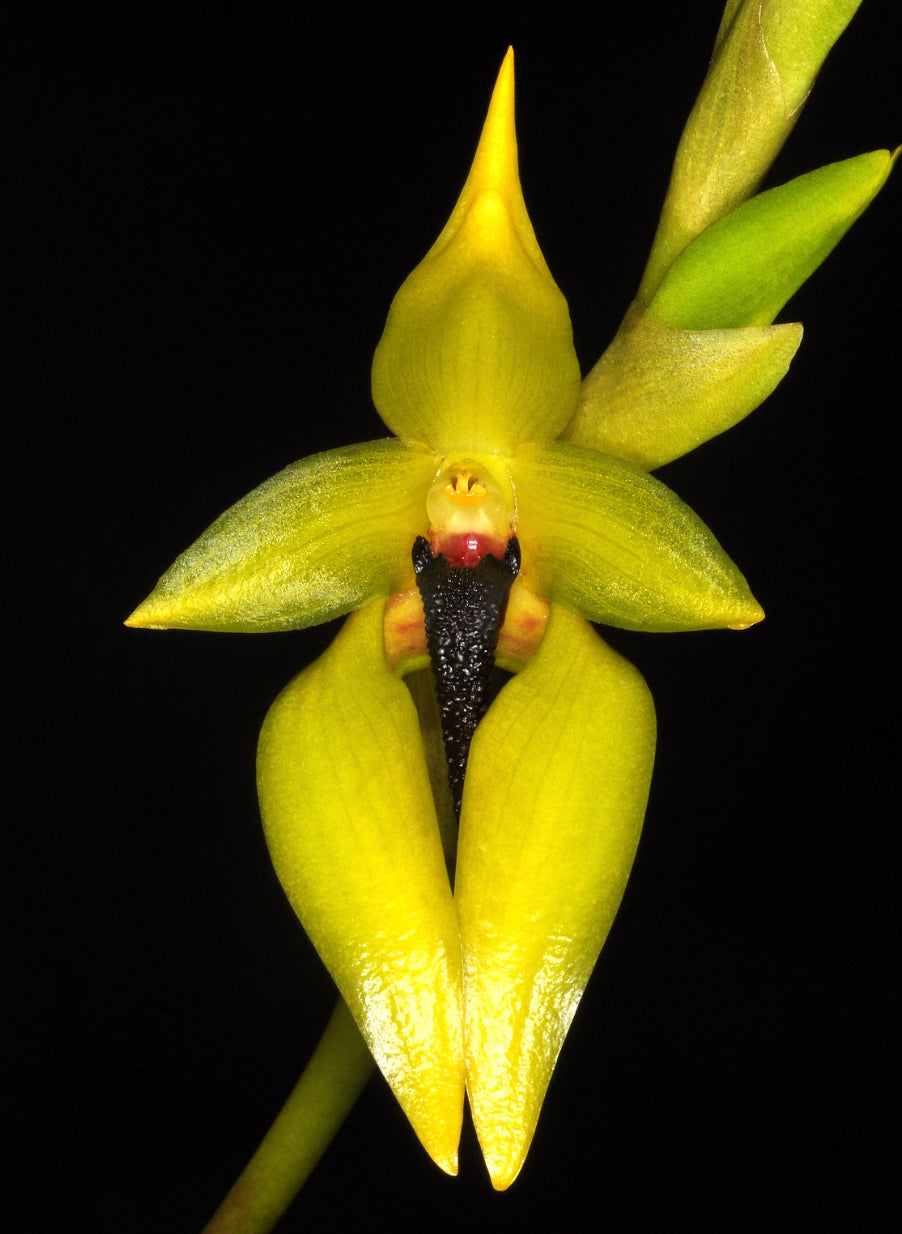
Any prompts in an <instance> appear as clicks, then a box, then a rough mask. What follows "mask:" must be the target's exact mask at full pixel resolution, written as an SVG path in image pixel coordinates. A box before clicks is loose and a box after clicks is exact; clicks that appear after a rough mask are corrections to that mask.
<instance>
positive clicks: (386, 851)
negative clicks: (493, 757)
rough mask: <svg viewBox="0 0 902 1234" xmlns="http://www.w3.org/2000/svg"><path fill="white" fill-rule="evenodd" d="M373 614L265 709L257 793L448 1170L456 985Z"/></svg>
mask: <svg viewBox="0 0 902 1234" xmlns="http://www.w3.org/2000/svg"><path fill="white" fill-rule="evenodd" d="M383 607H384V604H383V601H382V600H374V601H372V602H371V603H370V604H369V605H367V606H366V607H365V608H363V609H361V610H360V611H359V612H357V613H355V614H354V615H353V616H352V617H350V618H349V619H348V620H347V622H346V623H345V625H344V626H343V628H342V630H341V633H340V634H339V635H338V637H337V639H336V640H335V642H334V643H333V645H332V646H331V647H330V648H329V650H328V651H327V652H326V653H325V655H323V656H321V657H320V659H319V660H317V661H316V662H315V663H314V664H312V665H311V666H310V667H309V668H308V669H306V670H305V671H304V672H303V673H301V674H300V675H299V676H298V677H296V678H295V679H294V681H292V682H291V683H290V685H289V686H288V687H287V688H286V689H285V690H283V691H282V693H281V694H280V695H279V697H278V698H277V699H276V701H275V703H274V704H273V706H272V708H271V709H270V712H269V714H268V715H267V717H266V721H265V723H264V725H263V731H262V732H261V734H260V746H259V752H258V759H257V781H258V789H259V794H260V808H261V812H262V816H263V827H264V830H265V833H266V841H267V844H268V845H269V850H270V854H271V856H272V860H273V865H274V866H275V869H276V873H277V875H278V877H279V881H280V882H281V884H282V886H283V887H284V889H285V892H286V894H287V896H288V899H289V901H290V902H291V906H292V908H293V909H294V911H295V912H296V913H297V915H298V917H299V918H300V920H301V923H302V925H303V926H304V929H305V930H306V931H307V933H308V934H309V936H310V938H311V940H312V942H313V945H314V946H315V947H316V949H317V951H318V952H319V954H320V956H321V957H322V959H323V962H324V963H325V965H326V967H327V968H328V969H329V972H330V973H331V974H332V976H333V978H334V979H335V983H336V985H337V986H338V989H339V991H340V992H341V995H342V997H343V998H344V999H345V1001H346V1002H347V1004H348V1007H349V1008H350V1009H351V1012H352V1014H353V1016H354V1018H355V1020H356V1021H357V1024H358V1026H359V1028H360V1031H361V1032H362V1034H363V1036H364V1038H365V1040H366V1042H367V1045H368V1046H369V1047H370V1049H371V1050H372V1052H373V1056H374V1057H375V1059H376V1062H377V1063H378V1064H379V1067H380V1068H381V1070H382V1073H383V1074H384V1076H385V1078H386V1079H387V1080H388V1082H389V1084H390V1085H391V1087H392V1090H393V1091H394V1093H395V1096H396V1097H397V1099H398V1101H399V1102H400V1104H401V1106H402V1108H403V1109H404V1112H405V1114H406V1115H407V1117H408V1118H409V1119H410V1122H411V1124H412V1126H413V1128H414V1130H415V1131H416V1133H417V1135H418V1136H419V1138H420V1140H421V1142H422V1144H423V1146H424V1147H425V1148H426V1150H427V1152H428V1153H429V1154H430V1156H432V1158H433V1159H434V1160H435V1161H436V1163H437V1164H438V1165H440V1166H441V1168H442V1169H443V1170H446V1171H447V1172H448V1173H449V1174H455V1173H456V1172H457V1143H458V1138H459V1135H460V1126H461V1119H462V1116H463V1046H462V1035H461V971H460V951H459V943H458V930H457V918H456V916H455V913H454V907H453V904H452V900H451V889H450V884H449V881H448V875H447V872H446V869H445V863H444V858H443V855H442V846H441V841H440V838H439V831H438V824H437V822H436V817H435V809H434V806H433V804H432V794H431V792H430V787H429V776H428V773H427V770H426V763H425V759H424V756H423V749H422V744H421V742H420V732H419V725H418V722H417V714H416V709H415V707H414V704H413V702H412V700H411V697H410V694H409V693H408V691H407V687H406V686H405V685H404V683H403V682H402V681H401V680H399V678H397V677H396V676H395V675H394V674H393V673H392V672H391V670H390V669H389V668H388V666H387V665H386V663H385V656H384V652H383V647H382V613H383Z"/></svg>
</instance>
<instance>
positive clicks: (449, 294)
mask: <svg viewBox="0 0 902 1234" xmlns="http://www.w3.org/2000/svg"><path fill="white" fill-rule="evenodd" d="M578 397H579V364H578V362H577V359H576V353H575V352H574V350H573V338H572V331H571V327H570V316H569V313H568V311H567V304H566V301H565V300H564V297H563V296H562V295H561V293H560V291H559V290H558V288H557V286H556V285H555V282H554V280H553V278H552V277H551V274H550V272H549V270H548V267H547V265H546V264H545V259H544V257H543V256H542V254H541V251H540V250H539V246H538V244H537V243H536V238H535V234H534V232H533V229H532V224H531V223H530V221H529V216H528V215H527V213H526V206H525V205H524V202H523V194H522V192H521V189H520V180H519V175H518V171H517V141H516V134H515V131H514V63H513V54H512V53H511V52H508V55H507V57H506V58H505V61H504V63H503V65H502V66H501V72H500V73H499V75H498V81H497V83H496V85H495V91H494V94H493V95H492V102H491V106H490V107H489V113H488V117H487V119H486V122H485V127H484V129H483V132H482V137H481V139H480V142H479V148H478V149H477V151H476V157H475V159H474V161H473V166H472V169H471V171H470V175H469V178H468V179H467V182H466V184H465V185H464V189H463V192H462V193H461V195H460V199H459V200H458V202H457V205H456V206H455V208H454V211H453V213H452V215H451V218H450V219H449V221H448V223H447V225H446V227H445V229H444V231H443V232H442V234H441V235H440V236H439V238H438V240H437V241H436V242H435V244H434V245H433V247H432V248H431V249H430V251H429V253H428V254H427V255H426V257H425V258H424V259H423V261H422V262H421V263H420V265H419V266H417V268H416V269H415V270H414V271H413V273H412V274H411V275H410V277H409V278H408V279H407V280H406V282H405V283H404V284H403V286H402V287H401V289H400V291H399V292H398V294H397V295H396V296H395V299H394V302H393V303H392V306H391V310H390V312H389V315H388V321H387V323H386V326H385V333H384V334H383V336H382V339H381V341H380V343H379V346H378V348H377V350H376V355H375V357H374V360H373V401H374V402H375V404H376V407H377V409H378V411H379V414H380V415H381V416H382V419H383V420H384V421H385V423H386V424H387V425H388V427H389V428H390V429H391V430H392V431H393V432H395V433H397V434H398V436H399V437H404V438H406V439H409V440H413V441H419V442H425V443H427V444H428V445H429V447H430V448H431V449H433V450H435V451H436V452H439V453H442V454H444V453H450V452H453V451H456V450H460V449H466V450H467V451H470V452H472V451H477V452H488V453H492V452H494V453H499V454H505V453H509V452H510V451H511V450H512V449H513V448H514V447H515V446H516V445H518V444H519V443H520V442H521V441H532V440H550V439H552V438H554V437H556V436H557V435H558V433H560V431H561V429H563V427H564V426H565V424H566V423H567V421H568V420H569V419H570V417H571V416H572V414H573V412H574V411H575V409H576V402H577V399H578Z"/></svg>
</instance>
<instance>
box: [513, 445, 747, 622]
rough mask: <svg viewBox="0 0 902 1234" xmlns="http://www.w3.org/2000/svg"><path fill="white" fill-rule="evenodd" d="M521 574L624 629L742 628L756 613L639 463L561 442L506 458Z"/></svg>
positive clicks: (696, 522) (688, 516)
mask: <svg viewBox="0 0 902 1234" xmlns="http://www.w3.org/2000/svg"><path fill="white" fill-rule="evenodd" d="M511 474H512V475H513V478H514V485H515V491H516V495H517V508H518V524H517V536H518V538H519V540H520V545H521V548H522V551H523V565H522V568H521V577H522V579H523V582H524V584H525V585H526V586H527V587H529V588H530V590H532V591H534V592H535V593H536V594H537V595H543V596H547V597H548V598H549V599H551V600H553V601H557V602H558V603H560V604H563V605H564V606H565V607H567V608H569V609H572V610H573V611H574V612H576V613H579V614H580V616H582V617H587V618H588V619H589V620H590V621H598V622H602V623H604V624H605V625H610V626H621V627H623V628H624V629H628V630H650V631H657V632H662V631H668V630H705V629H716V628H720V627H724V626H732V627H734V628H745V627H746V626H748V625H752V624H754V623H755V622H756V621H760V620H761V619H762V617H763V616H764V613H763V612H762V610H761V607H760V605H759V604H758V602H757V601H756V600H755V598H754V596H753V595H752V593H751V592H750V591H749V588H748V584H747V583H746V581H745V579H744V578H743V577H742V575H741V574H740V573H739V570H738V569H737V568H736V566H735V565H734V563H733V562H732V561H731V560H730V558H729V557H728V556H727V554H726V553H725V552H724V551H723V549H722V548H721V547H720V545H719V544H718V543H717V541H716V540H715V539H714V536H713V535H712V534H711V532H710V531H709V530H708V528H707V527H706V526H705V524H704V523H703V522H702V521H701V519H700V518H699V517H698V515H696V514H694V513H693V512H692V510H690V509H689V507H688V506H687V505H685V503H684V502H682V501H680V499H679V497H677V496H676V494H675V493H673V492H671V490H670V489H669V488H667V487H666V485H664V484H662V483H661V482H660V480H656V479H655V478H654V477H653V476H650V475H648V473H647V472H645V471H643V470H642V469H641V468H639V467H636V466H634V465H633V464H631V463H625V462H624V461H623V460H622V459H618V458H613V457H611V456H610V455H607V454H599V453H597V452H596V451H594V450H587V449H585V448H584V447H582V446H574V445H570V444H569V443H567V442H553V443H552V444H551V445H547V446H528V447H527V446H524V447H523V448H522V449H521V450H520V451H519V452H518V454H517V456H516V458H515V459H514V460H513V461H512V463H511Z"/></svg>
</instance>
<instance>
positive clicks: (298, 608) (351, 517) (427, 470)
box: [126, 440, 436, 633]
mask: <svg viewBox="0 0 902 1234" xmlns="http://www.w3.org/2000/svg"><path fill="white" fill-rule="evenodd" d="M435 471H436V460H435V459H434V458H433V456H432V455H430V454H428V453H425V452H424V451H422V450H418V449H414V448H409V447H407V446H405V445H404V444H403V443H402V442H400V441H394V440H385V441H373V442H368V443H366V444H364V445H357V446H347V447H345V448H343V449H339V450H328V451H326V452H325V453H323V454H314V455H312V456H311V457H310V458H305V459H303V460H302V461H301V462H299V463H294V464H292V465H291V466H290V467H286V468H285V470H284V471H280V472H279V473H278V475H275V476H273V477H272V478H271V479H270V480H267V481H266V482H265V483H263V484H261V485H260V486H259V488H255V489H254V490H253V492H251V493H248V495H247V496H246V497H244V498H242V500H241V501H239V502H238V503H237V504H236V505H234V506H232V507H231V508H230V509H229V510H226V512H225V514H223V515H221V516H220V517H219V518H218V519H217V520H216V522H215V523H213V524H212V526H211V527H209V528H208V529H207V530H206V531H205V532H204V534H203V535H202V536H201V537H200V538H199V539H198V540H196V541H195V543H194V544H192V545H191V547H190V548H189V549H187V550H186V552H184V553H182V555H181V556H180V557H179V558H177V560H176V561H175V563H174V564H173V565H172V566H171V567H170V568H169V569H168V570H167V571H166V573H165V574H164V575H163V577H162V578H161V579H160V581H159V582H158V583H157V586H156V588H155V589H154V591H153V592H152V593H151V595H150V596H149V597H148V598H147V599H146V600H145V601H144V603H143V604H142V605H140V606H139V607H138V608H137V609H136V610H135V612H134V613H132V615H131V617H129V619H128V621H127V622H126V624H127V625H131V626H147V627H150V628H152V629H162V628H178V629H184V630H225V631H247V632H251V633H255V632H266V631H271V630H291V629H298V628H300V627H302V626H310V625H316V624H318V623H319V622H322V621H329V620H331V619H332V618H333V617H339V616H341V615H342V614H343V613H347V612H349V611H350V610H351V609H353V608H357V607H359V606H360V605H361V604H364V603H365V602H366V601H367V600H369V599H371V598H372V597H373V596H376V595H386V594H388V593H390V592H393V591H400V590H402V589H403V588H404V587H410V586H413V569H412V567H411V564H410V546H411V544H412V543H413V540H414V537H415V536H416V535H418V534H422V533H423V532H424V530H425V526H426V524H425V500H426V491H427V490H428V488H429V485H430V483H431V481H432V480H433V478H434V476H435Z"/></svg>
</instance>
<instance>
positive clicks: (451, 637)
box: [412, 536, 520, 819]
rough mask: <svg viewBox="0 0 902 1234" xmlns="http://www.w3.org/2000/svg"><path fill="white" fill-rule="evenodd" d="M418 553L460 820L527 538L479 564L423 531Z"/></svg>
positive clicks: (419, 579) (450, 774)
mask: <svg viewBox="0 0 902 1234" xmlns="http://www.w3.org/2000/svg"><path fill="white" fill-rule="evenodd" d="M412 556H413V566H414V570H415V571H416V577H417V587H418V588H419V591H420V596H421V597H422V600H423V609H424V611H425V614H426V642H427V645H428V647H429V659H430V661H431V662H432V670H433V673H434V675H435V688H436V695H437V697H438V705H439V713H440V715H441V722H442V737H443V740H444V744H445V759H446V762H447V764H448V782H449V784H450V786H451V797H452V799H453V802H454V813H455V815H456V817H457V818H458V819H459V818H460V806H461V801H462V798H463V789H464V775H465V773H466V769H467V759H468V757H469V753H470V743H471V741H472V739H473V734H474V732H475V731H476V726H477V724H478V723H479V721H480V720H481V719H482V717H483V716H484V715H485V713H486V711H487V710H488V707H489V703H490V702H491V699H492V670H493V669H494V667H495V648H496V647H497V645H498V631H499V630H500V629H501V625H502V622H503V621H504V612H505V609H506V607H507V597H508V594H509V592H510V589H511V585H512V584H513V581H514V579H515V578H516V577H517V574H518V573H519V571H520V545H519V543H518V541H517V539H516V537H513V538H512V539H511V540H509V541H508V545H507V550H506V552H505V554H504V559H503V560H501V559H499V558H498V557H494V556H493V555H492V554H491V553H488V554H486V556H485V557H483V558H482V559H481V560H480V561H479V562H478V563H477V564H476V565H475V566H453V565H451V564H450V563H449V562H448V560H447V558H446V557H445V556H444V554H442V553H438V554H436V555H433V553H432V550H431V549H430V547H429V542H428V541H427V540H426V539H424V537H423V536H418V537H417V539H416V540H415V541H414V546H413V554H412Z"/></svg>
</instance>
